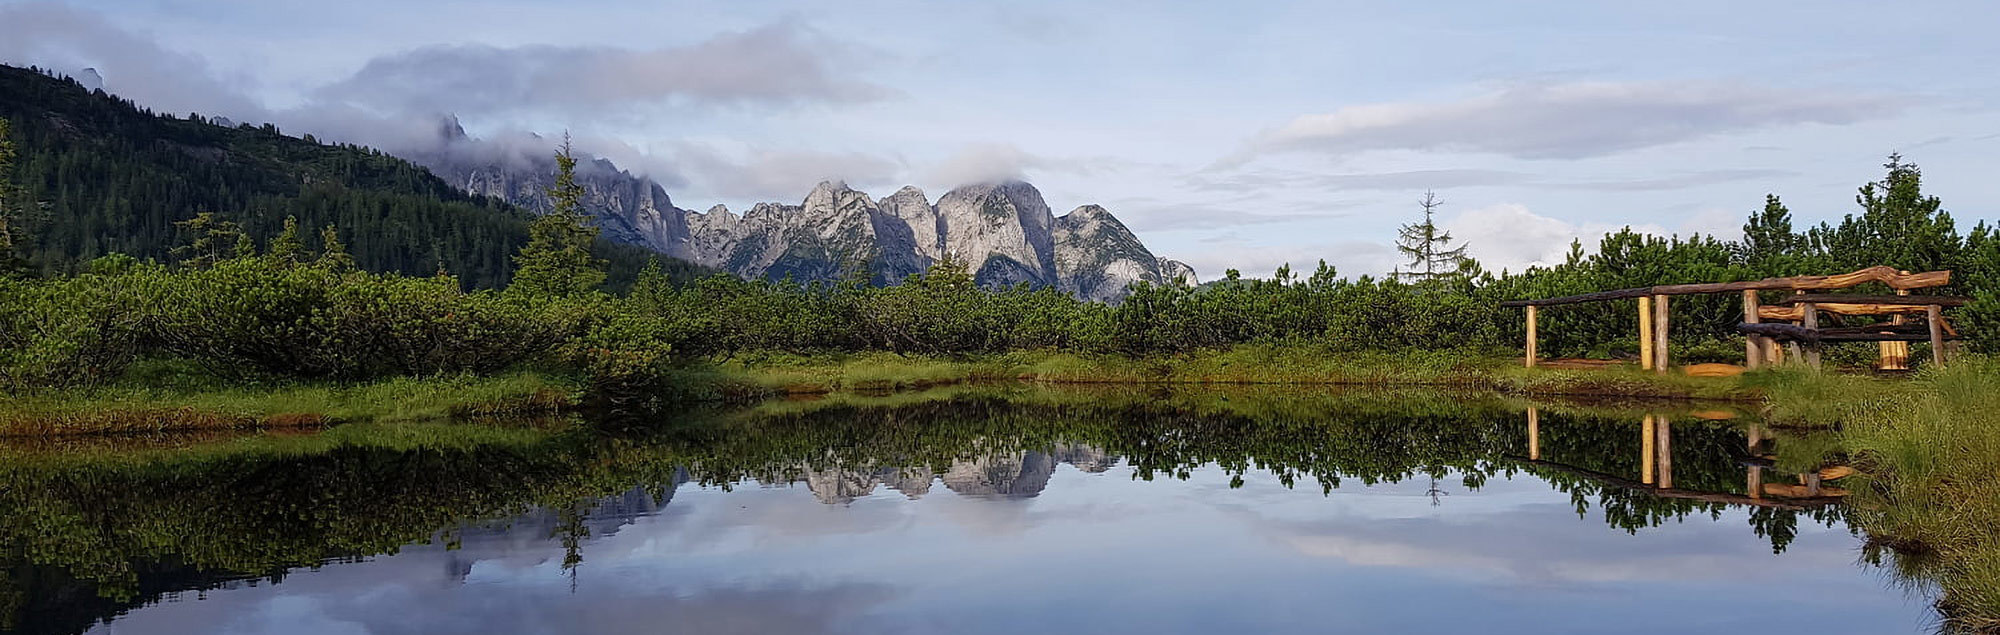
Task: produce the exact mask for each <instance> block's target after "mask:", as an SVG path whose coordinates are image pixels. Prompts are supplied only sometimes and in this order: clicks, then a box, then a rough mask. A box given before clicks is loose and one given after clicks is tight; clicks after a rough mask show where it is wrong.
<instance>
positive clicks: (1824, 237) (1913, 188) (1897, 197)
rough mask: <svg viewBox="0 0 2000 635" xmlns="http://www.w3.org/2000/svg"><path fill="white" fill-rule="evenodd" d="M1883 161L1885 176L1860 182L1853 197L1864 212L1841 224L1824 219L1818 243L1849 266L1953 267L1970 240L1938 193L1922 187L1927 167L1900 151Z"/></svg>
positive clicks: (1836, 260) (1815, 238) (1816, 233)
mask: <svg viewBox="0 0 2000 635" xmlns="http://www.w3.org/2000/svg"><path fill="white" fill-rule="evenodd" d="M1882 167H1883V168H1884V169H1885V170H1887V174H1885V175H1884V176H1883V177H1882V180H1880V181H1876V182H1873V183H1869V184H1867V185H1863V186H1861V191H1860V193H1858V194H1856V195H1855V197H1854V202H1855V203H1856V204H1857V205H1860V206H1861V215H1859V216H1856V215H1853V214H1849V215H1847V216H1846V217H1844V218H1842V219H1841V221H1840V224H1839V225H1828V224H1825V223H1821V224H1820V226H1819V227H1817V228H1815V229H1814V230H1813V232H1812V240H1813V243H1814V247H1816V248H1817V249H1818V250H1819V251H1820V252H1822V253H1823V254H1824V255H1825V257H1826V258H1827V259H1828V260H1830V261H1832V264H1834V265H1836V266H1838V267H1840V268H1842V269H1844V270H1853V269H1860V268H1862V267H1872V266H1876V265H1887V266H1890V267H1895V268H1898V269H1904V270H1908V271H1935V270H1938V269H1945V268H1949V267H1951V266H1952V265H1953V263H1955V262H1956V261H1957V260H1958V259H1959V255H1960V253H1961V252H1962V251H1963V250H1964V246H1965V241H1964V239H1963V238H1961V237H1960V236H1959V234H1958V226H1957V224H1956V223H1955V222H1953V221H1952V218H1951V214H1950V213H1948V212H1946V211H1944V209H1943V205H1942V203H1940V202H1939V201H1938V198H1937V197H1935V196H1926V195H1925V194H1924V193H1923V172H1922V171H1920V170H1918V169H1917V166H1916V164H1914V163H1904V162H1903V156H1902V155H1900V154H1891V155H1889V162H1888V163H1884V164H1882Z"/></svg>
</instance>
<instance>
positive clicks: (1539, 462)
mask: <svg viewBox="0 0 2000 635" xmlns="http://www.w3.org/2000/svg"><path fill="white" fill-rule="evenodd" d="M1639 430H1640V432H1639V480H1638V481H1633V480H1631V479H1628V478H1625V477H1621V476H1617V475H1613V474H1606V473H1603V472H1598V471H1594V470H1590V469H1588V468H1582V467H1577V466H1574V465H1566V464H1563V463H1558V462H1554V461H1549V460H1545V459H1543V458H1542V439H1541V436H1542V429H1541V411H1540V410H1539V409H1538V408H1536V407H1534V406H1529V407H1528V456H1525V457H1521V456H1510V457H1508V458H1511V459H1514V460H1517V461H1521V462H1523V463H1526V464H1528V465H1532V466H1535V467H1542V468H1548V469H1553V470H1556V471H1560V472H1564V473H1567V474H1571V475H1575V476H1579V477H1583V478H1585V479H1589V480H1591V481H1594V482H1596V483H1598V484H1599V485H1603V486H1607V487H1616V488H1620V489H1627V490H1634V491H1642V492H1645V493H1647V494H1651V495H1654V496H1661V497H1665V498H1680V499H1688V500H1697V501H1703V502H1710V503H1722V504H1726V505H1750V506H1756V507H1770V508H1776V509H1791V510H1803V509H1808V508H1813V507H1821V506H1825V505H1829V504H1832V503H1837V502H1840V499H1841V498H1843V497H1845V496H1847V490H1844V489H1841V488H1838V487H1828V486H1825V485H1823V484H1822V483H1821V480H1822V479H1824V478H1829V475H1828V473H1829V472H1830V473H1832V475H1831V476H1830V478H1840V477H1842V476H1846V475H1848V474H1852V473H1853V472H1854V471H1853V470H1851V469H1848V468H1845V467H1838V468H1829V469H1826V470H1821V471H1819V472H1814V473H1809V474H1803V475H1800V477H1799V484H1798V485H1790V484H1784V483H1765V482H1764V467H1763V466H1762V465H1754V464H1753V465H1751V466H1749V468H1747V470H1746V471H1745V474H1744V491H1746V492H1748V494H1733V493H1727V492H1701V491H1693V490H1684V489H1676V488H1675V487H1674V460H1673V421H1672V419H1670V418H1669V417H1667V416H1665V415H1646V416H1645V417H1644V418H1643V419H1641V421H1640V424H1639ZM1747 438H1748V445H1749V447H1748V449H1749V450H1750V451H1751V452H1752V453H1753V454H1754V453H1755V452H1756V451H1757V449H1758V446H1759V445H1761V444H1762V442H1763V435H1762V433H1761V431H1760V430H1759V429H1758V428H1756V427H1752V428H1750V431H1749V433H1748V435H1747Z"/></svg>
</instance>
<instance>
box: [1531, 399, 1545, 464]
mask: <svg viewBox="0 0 2000 635" xmlns="http://www.w3.org/2000/svg"><path fill="white" fill-rule="evenodd" d="M1528 460H1530V461H1540V460H1542V413H1541V412H1540V411H1538V410H1536V409H1535V407H1534V406H1528Z"/></svg>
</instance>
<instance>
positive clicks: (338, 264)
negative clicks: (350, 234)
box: [315, 225, 354, 271]
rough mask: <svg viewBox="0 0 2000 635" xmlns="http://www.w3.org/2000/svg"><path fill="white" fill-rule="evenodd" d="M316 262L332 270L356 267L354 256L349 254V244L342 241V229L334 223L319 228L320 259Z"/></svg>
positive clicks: (319, 265)
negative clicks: (337, 227) (333, 224)
mask: <svg viewBox="0 0 2000 635" xmlns="http://www.w3.org/2000/svg"><path fill="white" fill-rule="evenodd" d="M315 264H316V265H317V266H318V267H319V268H321V269H327V270H330V271H347V270H349V269H353V268H354V257H353V256H349V255H347V245H345V244H342V243H341V242H340V230H339V229H336V228H335V227H334V226H332V225H327V226H326V228H325V229H321V230H319V260H318V261H317V263H315Z"/></svg>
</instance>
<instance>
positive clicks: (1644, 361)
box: [1639, 296, 1653, 370]
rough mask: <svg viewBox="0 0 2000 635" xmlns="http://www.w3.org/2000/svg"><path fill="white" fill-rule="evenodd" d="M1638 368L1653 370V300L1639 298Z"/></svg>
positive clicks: (1643, 297)
mask: <svg viewBox="0 0 2000 635" xmlns="http://www.w3.org/2000/svg"><path fill="white" fill-rule="evenodd" d="M1639 368H1641V369H1643V370H1652V369H1653V299H1652V298H1651V297H1645V296H1641V297H1640V298H1639Z"/></svg>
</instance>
